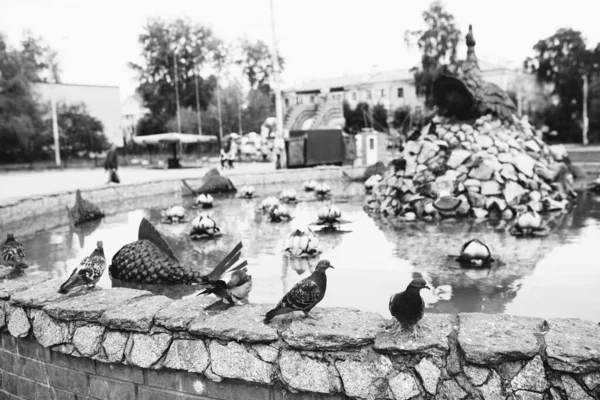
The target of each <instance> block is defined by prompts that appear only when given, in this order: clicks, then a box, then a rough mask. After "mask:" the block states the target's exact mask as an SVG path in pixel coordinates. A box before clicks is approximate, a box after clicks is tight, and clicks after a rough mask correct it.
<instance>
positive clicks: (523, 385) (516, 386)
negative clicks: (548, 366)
mask: <svg viewBox="0 0 600 400" xmlns="http://www.w3.org/2000/svg"><path fill="white" fill-rule="evenodd" d="M510 385H511V387H512V389H513V390H514V391H517V390H527V391H530V392H531V391H533V392H539V393H542V392H544V391H545V390H546V389H548V388H549V386H550V385H549V384H548V380H547V379H546V371H545V370H544V363H543V361H542V358H541V357H540V356H536V357H534V358H533V360H531V361H529V362H528V363H527V364H526V365H525V367H523V369H522V370H521V371H520V372H519V373H518V374H517V376H515V377H514V378H513V380H512V381H511V382H510Z"/></svg>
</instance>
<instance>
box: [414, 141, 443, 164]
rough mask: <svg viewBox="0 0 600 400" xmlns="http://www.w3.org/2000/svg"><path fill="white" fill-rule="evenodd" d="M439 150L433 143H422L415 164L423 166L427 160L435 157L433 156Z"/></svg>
mask: <svg viewBox="0 0 600 400" xmlns="http://www.w3.org/2000/svg"><path fill="white" fill-rule="evenodd" d="M439 150H440V147H439V146H438V145H437V144H435V143H433V142H428V141H423V145H422V147H421V152H420V153H419V156H418V157H417V162H418V163H419V164H424V163H425V162H427V160H429V159H431V158H433V156H435V154H436V153H437V152H438V151H439Z"/></svg>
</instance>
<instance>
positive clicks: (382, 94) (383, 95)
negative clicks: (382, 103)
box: [381, 89, 386, 97]
mask: <svg viewBox="0 0 600 400" xmlns="http://www.w3.org/2000/svg"><path fill="white" fill-rule="evenodd" d="M385 96H386V92H385V89H381V97H385Z"/></svg>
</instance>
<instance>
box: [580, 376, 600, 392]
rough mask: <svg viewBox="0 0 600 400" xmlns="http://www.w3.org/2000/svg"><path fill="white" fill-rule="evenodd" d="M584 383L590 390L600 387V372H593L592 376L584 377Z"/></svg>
mask: <svg viewBox="0 0 600 400" xmlns="http://www.w3.org/2000/svg"><path fill="white" fill-rule="evenodd" d="M583 382H585V386H587V388H588V389H590V390H594V389H596V388H597V387H600V372H592V373H591V374H587V375H585V376H584V377H583Z"/></svg>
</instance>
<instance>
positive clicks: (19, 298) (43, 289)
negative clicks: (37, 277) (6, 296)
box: [10, 279, 87, 308]
mask: <svg viewBox="0 0 600 400" xmlns="http://www.w3.org/2000/svg"><path fill="white" fill-rule="evenodd" d="M63 282H64V279H51V280H46V281H43V282H42V283H39V284H37V285H34V286H33V287H31V288H29V289H26V290H23V291H20V292H16V293H14V294H13V295H12V296H11V298H10V303H11V304H13V305H16V306H21V307H29V308H42V307H44V306H45V305H47V304H50V303H53V302H56V301H60V300H62V299H67V298H71V297H75V296H78V295H80V294H84V293H87V289H86V288H85V287H84V286H80V287H77V288H75V289H73V290H72V291H71V292H69V293H68V294H66V295H65V294H59V293H58V288H59V287H60V286H61V285H62V283H63Z"/></svg>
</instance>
